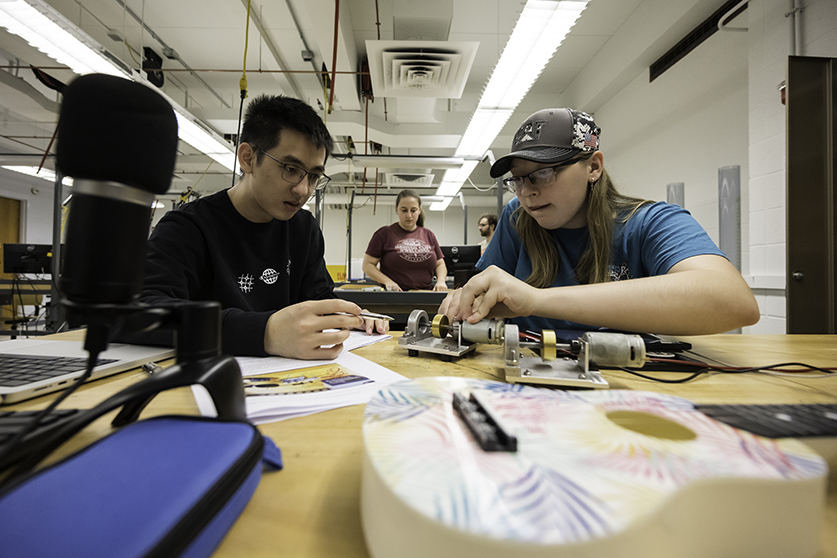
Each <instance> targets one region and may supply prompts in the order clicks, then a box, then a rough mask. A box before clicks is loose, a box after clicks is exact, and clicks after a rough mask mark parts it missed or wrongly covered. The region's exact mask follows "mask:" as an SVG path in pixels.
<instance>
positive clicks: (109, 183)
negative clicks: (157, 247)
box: [56, 74, 177, 306]
mask: <svg viewBox="0 0 837 558" xmlns="http://www.w3.org/2000/svg"><path fill="white" fill-rule="evenodd" d="M56 155H57V157H56V162H57V166H58V169H59V170H60V171H61V173H63V174H64V175H67V176H70V177H72V178H73V196H72V200H71V201H70V212H69V216H68V219H67V225H66V248H65V250H66V252H65V258H64V269H63V272H62V274H61V279H60V287H61V291H62V293H63V296H64V297H65V298H66V299H67V300H68V301H70V302H72V303H75V304H76V305H82V306H88V305H102V304H117V305H118V304H128V303H131V302H133V301H134V300H136V298H137V297H138V296H139V294H140V292H141V291H142V283H143V278H144V275H145V256H146V241H147V239H148V231H149V227H150V225H151V206H152V203H153V201H154V194H163V193H165V192H166V190H168V187H169V184H170V182H171V176H172V171H173V170H174V163H175V160H176V157H177V119H176V118H175V115H174V111H173V110H172V108H171V105H169V103H168V102H167V101H166V100H165V99H164V98H163V97H162V96H161V95H159V94H158V93H157V92H155V91H154V90H152V89H151V88H149V87H147V86H145V85H142V84H140V83H135V82H132V81H129V80H126V79H122V78H118V77H114V76H108V75H101V74H89V75H85V76H81V77H79V78H76V79H75V80H74V81H73V82H72V83H71V84H70V85H69V86H68V87H67V89H66V90H65V92H64V101H63V103H62V106H61V114H60V119H59V126H58V147H57V153H56Z"/></svg>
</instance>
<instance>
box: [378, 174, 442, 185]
mask: <svg viewBox="0 0 837 558" xmlns="http://www.w3.org/2000/svg"><path fill="white" fill-rule="evenodd" d="M384 174H385V177H384V183H385V184H386V185H387V186H395V187H398V188H429V187H431V186H433V176H434V175H433V174H432V173H431V174H420V173H414V172H410V173H407V172H387V173H384Z"/></svg>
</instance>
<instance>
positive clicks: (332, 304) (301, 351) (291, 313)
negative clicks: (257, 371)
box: [264, 298, 368, 360]
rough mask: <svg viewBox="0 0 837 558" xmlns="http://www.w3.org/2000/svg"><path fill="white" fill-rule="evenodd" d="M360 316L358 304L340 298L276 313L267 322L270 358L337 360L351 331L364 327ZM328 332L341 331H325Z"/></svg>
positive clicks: (266, 330)
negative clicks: (276, 356) (275, 356)
mask: <svg viewBox="0 0 837 558" xmlns="http://www.w3.org/2000/svg"><path fill="white" fill-rule="evenodd" d="M338 312H343V313H345V314H350V315H344V314H338ZM359 314H360V307H359V306H358V305H357V304H355V303H353V302H349V301H348V300H341V299H339V298H332V299H327V300H308V301H306V302H300V303H299V304H293V305H291V306H288V307H286V308H283V309H282V310H279V311H278V312H275V313H274V314H273V315H272V316H270V318H269V319H268V320H267V327H266V328H265V331H264V349H265V351H266V352H267V353H268V354H270V355H279V356H284V357H290V358H300V359H306V360H327V359H332V358H336V357H337V355H339V354H340V352H341V351H342V350H343V342H344V341H345V340H346V339H348V337H349V330H350V329H353V328H362V327H363V325H364V323H363V322H364V320H363V319H362V318H361V317H360V316H359ZM327 329H337V330H338V331H324V330H327ZM367 331H368V330H367ZM324 345H325V347H324ZM329 345H332V346H329Z"/></svg>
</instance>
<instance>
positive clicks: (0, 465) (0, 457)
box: [0, 351, 99, 484]
mask: <svg viewBox="0 0 837 558" xmlns="http://www.w3.org/2000/svg"><path fill="white" fill-rule="evenodd" d="M98 360H99V353H98V352H97V351H96V352H91V353H90V354H89V356H88V357H87V369H86V370H85V372H84V374H82V375H81V376H80V377H79V378H78V381H76V382H74V383H73V384H71V385H70V386H69V387H67V389H65V390H64V391H62V392H61V395H59V396H58V397H56V398H55V400H54V401H53V402H52V403H50V404H49V406H48V407H46V408H45V409H44V410H42V411H41V412H40V413H38V414H37V415H35V417H34V418H32V420H30V421H29V423H28V424H26V426H24V427H23V428H21V429H20V430H18V432H17V433H16V434H15V435H14V436H13V437H12V439H11V440H9V442H7V443H6V445H5V447H3V448H2V450H0V472H1V471H5V470H6V469H8V468H9V467H10V466H11V464H10V463H5V461H6V459H7V457H8V456H9V455H11V454H12V452H13V451H14V450H15V449H16V448H17V446H19V445H20V443H21V442H22V441H23V438H24V437H26V435H27V434H29V433H30V432H32V431H33V430H35V428H37V427H38V425H39V424H40V423H41V421H42V420H43V419H44V417H46V416H47V415H48V414H49V413H51V412H52V411H53V409H55V408H56V407H57V406H58V405H59V404H61V402H62V401H64V400H65V399H67V398H68V397H69V396H70V395H71V394H72V393H73V392H74V391H75V390H77V389H78V388H79V386H80V385H81V384H83V383H84V382H85V381H87V379H88V378H90V376H91V375H92V374H93V369H94V368H95V367H96V362H97V361H98ZM22 472H24V471H19V470H15V471H14V472H13V473H12V474H10V475H9V476H8V477H6V478H5V479H3V483H2V484H5V483H6V482H8V481H9V480H11V479H12V478H13V477H16V476H18V475H19V474H20V473H22Z"/></svg>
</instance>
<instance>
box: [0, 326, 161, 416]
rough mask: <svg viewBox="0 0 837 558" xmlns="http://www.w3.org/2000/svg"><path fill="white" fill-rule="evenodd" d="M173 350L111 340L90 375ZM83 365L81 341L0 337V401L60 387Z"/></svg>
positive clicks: (124, 367)
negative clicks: (3, 339) (5, 339)
mask: <svg viewBox="0 0 837 558" xmlns="http://www.w3.org/2000/svg"><path fill="white" fill-rule="evenodd" d="M174 354H175V351H174V348H172V347H158V346H141V345H124V344H119V343H111V344H109V345H108V350H107V351H105V352H103V353H102V354H101V355H99V365H98V366H96V367H95V368H94V369H93V374H92V375H91V377H90V379H91V380H95V379H98V378H104V377H105V376H111V375H113V374H116V373H118V372H123V371H125V370H130V369H132V368H137V367H139V366H142V365H143V364H146V363H147V362H150V361H155V362H156V361H161V360H165V359H168V358H171V357H173V356H174ZM86 367H87V351H85V350H84V348H83V342H81V341H59V340H46V339H12V340H9V341H0V405H9V404H11V403H17V402H19V401H23V400H25V399H31V398H32V397H38V396H40V395H44V394H47V393H51V392H54V391H59V390H62V389H64V388H66V387H68V386H69V385H70V384H71V383H72V382H74V381H75V379H76V378H79V377H80V376H82V375H83V374H84V371H85V370H86Z"/></svg>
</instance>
